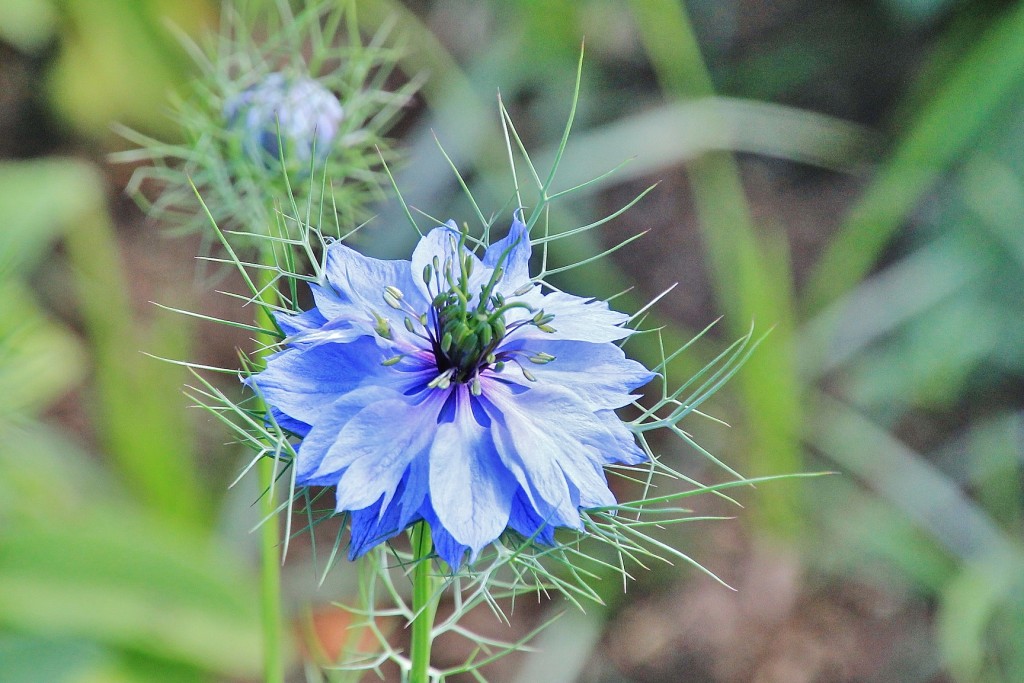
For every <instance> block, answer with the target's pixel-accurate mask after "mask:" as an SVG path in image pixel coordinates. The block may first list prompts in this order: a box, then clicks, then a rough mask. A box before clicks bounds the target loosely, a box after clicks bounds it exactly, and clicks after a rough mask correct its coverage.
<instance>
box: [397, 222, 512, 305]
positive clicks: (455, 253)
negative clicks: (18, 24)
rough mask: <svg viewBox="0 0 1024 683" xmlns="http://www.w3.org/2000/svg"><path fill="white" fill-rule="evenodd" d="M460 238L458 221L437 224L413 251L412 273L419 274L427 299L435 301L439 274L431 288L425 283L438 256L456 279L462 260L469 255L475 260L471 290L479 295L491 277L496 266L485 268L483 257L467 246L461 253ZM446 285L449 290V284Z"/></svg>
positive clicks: (418, 278) (422, 292)
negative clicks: (428, 271) (473, 252)
mask: <svg viewBox="0 0 1024 683" xmlns="http://www.w3.org/2000/svg"><path fill="white" fill-rule="evenodd" d="M460 238H461V234H460V233H459V231H458V228H457V227H456V225H455V221H448V223H446V224H445V225H442V226H439V227H436V228H434V229H433V230H431V231H430V232H428V233H427V234H426V235H424V236H423V237H422V238H421V239H420V241H419V243H418V244H417V245H416V249H414V250H413V252H412V269H411V272H412V273H414V274H415V280H416V286H417V287H418V288H419V292H420V293H421V295H422V296H423V297H424V298H425V300H426V301H428V302H429V301H431V300H432V299H433V298H434V294H436V293H437V287H438V276H439V275H440V274H439V273H434V275H433V277H432V280H431V285H430V287H429V288H428V287H427V285H426V284H425V283H424V282H423V270H424V269H425V268H426V267H427V266H432V265H433V262H434V257H435V256H436V257H437V260H438V262H439V265H440V266H441V268H442V270H443V269H444V268H445V267H446V264H447V265H448V266H450V267H451V269H452V276H453V277H454V278H456V279H457V278H458V275H459V260H458V259H459V258H464V257H465V256H467V255H468V256H469V258H470V259H471V260H472V261H473V272H472V274H471V275H470V278H469V291H470V293H473V294H475V293H477V292H479V291H480V287H481V285H483V284H484V283H485V282H486V281H487V278H489V277H490V273H491V270H493V269H488V268H484V265H483V264H482V263H481V262H480V259H478V258H477V257H476V256H475V255H473V254H472V253H470V252H469V251H468V250H467V249H463V250H462V252H461V253H459V250H458V245H459V239H460ZM442 282H443V280H442ZM445 288H446V289H447V286H445ZM431 290H433V293H431Z"/></svg>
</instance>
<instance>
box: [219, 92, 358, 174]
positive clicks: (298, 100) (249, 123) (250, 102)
mask: <svg viewBox="0 0 1024 683" xmlns="http://www.w3.org/2000/svg"><path fill="white" fill-rule="evenodd" d="M344 117H345V111H344V109H343V108H342V106H341V102H339V101H338V98H337V97H335V95H334V93H332V92H331V91H330V90H328V89H327V88H325V87H324V86H322V85H321V84H320V83H318V82H317V81H315V80H314V79H312V78H309V77H308V76H296V77H289V76H285V75H284V74H282V73H271V74H269V75H267V76H266V77H265V78H263V79H262V80H261V81H260V82H258V83H256V84H254V85H252V86H250V87H248V88H246V89H245V90H243V91H242V92H241V93H239V94H238V95H236V96H234V97H231V98H230V99H228V101H227V103H226V104H225V105H224V118H225V119H226V120H227V125H228V127H229V128H230V129H232V130H234V131H237V132H239V133H240V134H241V135H242V144H243V147H244V149H245V151H246V152H247V153H248V154H249V156H250V157H252V159H253V160H255V161H257V162H259V163H262V164H263V165H264V166H266V167H267V168H271V169H273V168H277V167H278V164H279V161H280V159H281V156H282V150H281V147H283V148H284V149H283V156H284V159H285V165H286V166H288V167H291V166H292V165H293V164H294V165H296V166H297V167H298V168H297V169H296V170H301V169H302V168H304V167H308V166H309V163H310V160H311V159H312V158H313V155H314V153H315V154H316V162H317V163H318V164H321V163H323V162H324V161H325V160H326V159H327V156H328V154H329V153H330V149H331V146H332V145H333V143H334V141H335V138H336V136H337V134H338V127H339V126H340V125H341V122H342V120H343V119H344ZM314 150H315V151H314Z"/></svg>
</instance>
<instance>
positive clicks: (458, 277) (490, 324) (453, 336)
mask: <svg viewBox="0 0 1024 683" xmlns="http://www.w3.org/2000/svg"><path fill="white" fill-rule="evenodd" d="M451 239H452V244H451V247H452V249H451V250H450V251H451V252H452V253H453V254H454V255H455V256H454V257H448V258H446V259H445V261H444V262H443V263H442V262H441V259H440V258H439V257H437V256H435V257H434V258H433V260H432V262H431V263H429V264H427V266H426V267H425V268H424V269H423V282H424V283H425V284H426V286H427V291H428V292H429V293H430V294H432V295H433V299H432V300H431V302H430V307H429V309H428V311H427V312H426V313H419V312H417V311H413V310H411V309H410V310H408V312H409V313H411V314H412V316H413V317H407V318H406V319H405V327H406V329H407V330H408V331H409V332H411V333H413V334H415V335H417V336H419V337H420V338H422V339H424V340H426V341H427V342H428V343H429V344H430V348H431V350H432V351H433V355H434V362H435V363H436V365H437V371H438V375H437V376H436V377H435V378H434V379H433V380H431V382H430V383H429V384H428V386H429V387H431V388H438V389H447V388H448V387H449V386H450V385H451V384H452V383H453V382H454V383H461V384H469V385H470V388H471V391H472V392H473V393H474V394H476V395H479V394H480V373H481V372H483V371H484V370H486V369H488V368H491V369H493V370H494V371H495V372H501V371H502V370H503V369H504V366H505V364H506V363H507V362H513V363H516V364H518V365H519V366H520V367H521V368H522V371H523V374H524V375H525V376H526V378H527V379H528V380H530V381H534V377H533V376H532V374H531V373H530V372H529V370H527V369H526V368H525V367H522V364H521V363H520V361H519V356H524V357H526V358H527V359H528V360H529V361H530V362H532V363H539V364H544V363H550V362H551V361H553V360H555V357H554V356H552V355H550V354H547V353H535V354H531V353H527V352H524V351H498V347H499V346H500V345H501V343H502V341H503V340H504V339H505V338H506V337H507V336H508V335H509V334H511V333H512V332H514V331H515V330H516V329H518V328H520V327H523V326H525V325H532V326H535V327H537V328H538V329H540V330H541V331H543V332H549V333H550V332H554V331H555V330H554V328H553V327H551V325H550V323H551V321H552V320H554V316H553V315H549V314H545V313H544V311H543V310H540V311H535V310H534V308H533V307H532V306H530V305H529V304H527V303H525V302H522V301H508V300H506V298H505V297H504V296H503V295H502V294H501V293H500V292H498V291H497V290H496V287H497V285H498V283H500V282H501V279H502V277H503V275H504V270H505V269H504V264H505V262H506V260H507V258H508V255H509V253H511V251H512V249H513V248H514V247H515V246H516V245H514V244H513V245H511V246H509V247H508V248H507V249H506V250H505V251H504V253H502V254H501V255H500V257H499V259H498V262H497V263H496V264H495V267H494V269H493V270H492V271H491V273H490V276H489V277H488V279H487V280H486V281H484V282H482V283H480V284H479V291H473V287H474V285H473V284H472V282H473V280H472V275H473V268H474V263H475V262H476V258H475V257H474V256H473V254H472V253H471V252H470V251H469V250H468V249H467V248H466V240H467V234H466V233H465V232H462V233H461V234H460V236H459V238H458V239H457V240H456V238H455V236H454V235H452V236H451ZM453 261H457V263H453ZM532 286H533V285H532V284H530V285H529V287H528V288H532ZM516 293H518V294H521V292H518V291H517V292H516ZM384 301H386V302H387V304H388V305H389V306H391V307H392V308H396V309H401V310H405V309H409V308H410V307H408V306H407V304H406V303H405V302H404V301H403V295H402V292H401V290H399V289H398V288H397V287H386V288H385V289H384ZM515 308H522V309H525V310H527V311H528V312H530V313H532V314H533V315H532V316H531V317H530V318H526V319H523V320H516V321H514V322H512V323H507V322H506V319H505V316H506V314H507V313H508V312H509V311H510V310H512V309H515ZM378 322H379V323H383V319H379V320H378ZM417 323H418V325H417ZM378 334H381V336H385V337H388V338H390V331H389V330H388V329H387V326H386V323H383V325H382V326H381V327H380V329H378ZM402 357H404V354H403V355H400V356H395V357H394V358H390V359H388V360H386V361H384V362H385V364H390V363H396V362H398V361H399V360H401V358H402Z"/></svg>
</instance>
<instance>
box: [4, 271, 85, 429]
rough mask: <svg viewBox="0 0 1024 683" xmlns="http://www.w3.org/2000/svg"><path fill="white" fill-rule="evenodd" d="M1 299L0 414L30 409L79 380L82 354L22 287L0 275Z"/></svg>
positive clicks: (73, 340) (68, 334)
mask: <svg viewBox="0 0 1024 683" xmlns="http://www.w3.org/2000/svg"><path fill="white" fill-rule="evenodd" d="M0 301H3V302H4V315H3V316H0V414H3V415H11V414H12V413H25V414H31V413H34V412H36V411H39V410H42V409H43V408H44V407H46V406H47V405H49V404H50V403H52V402H53V401H55V400H56V399H57V398H59V397H60V396H62V395H63V394H65V393H66V392H67V391H68V390H69V389H71V388H72V387H73V386H75V385H76V384H78V383H79V382H80V381H81V380H82V378H83V376H84V374H85V354H84V353H83V351H82V349H81V347H80V345H79V343H78V340H77V339H76V338H75V337H74V336H73V335H71V334H70V333H69V332H68V331H67V330H66V329H64V328H63V327H61V326H60V325H58V324H57V323H55V322H53V321H51V320H49V319H47V318H46V317H45V316H44V315H43V314H42V312H41V311H40V310H39V308H38V307H37V306H36V305H35V303H34V301H33V298H32V295H31V293H30V292H29V290H28V289H27V288H26V287H24V286H22V285H20V284H18V283H16V282H14V281H10V280H8V281H5V280H2V279H0Z"/></svg>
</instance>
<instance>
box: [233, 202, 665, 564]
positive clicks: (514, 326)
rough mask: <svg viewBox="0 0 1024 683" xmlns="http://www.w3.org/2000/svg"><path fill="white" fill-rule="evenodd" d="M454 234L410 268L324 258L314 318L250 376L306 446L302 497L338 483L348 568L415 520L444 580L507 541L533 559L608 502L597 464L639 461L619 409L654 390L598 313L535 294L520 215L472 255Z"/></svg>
mask: <svg viewBox="0 0 1024 683" xmlns="http://www.w3.org/2000/svg"><path fill="white" fill-rule="evenodd" d="M467 240H468V238H467V236H466V235H465V234H463V233H460V232H459V231H458V230H457V229H456V228H455V224H454V223H453V222H451V221H449V222H448V224H447V225H445V226H441V227H438V228H435V229H434V230H432V231H431V232H430V233H428V234H427V235H425V236H424V237H423V238H422V239H421V240H420V242H419V244H418V245H417V247H416V249H415V251H414V252H413V255H412V260H411V261H382V260H377V259H373V258H368V257H366V256H362V255H360V254H359V253H357V252H355V251H353V250H352V249H350V248H348V247H346V246H345V245H343V244H341V243H340V242H334V243H331V244H330V245H329V246H328V247H327V254H326V261H325V269H324V277H323V279H322V282H321V283H320V284H319V285H314V286H313V287H312V289H313V297H314V300H315V304H316V306H315V307H314V308H312V309H310V310H308V311H305V312H303V313H299V314H295V315H280V316H278V323H279V325H280V326H281V328H282V329H283V331H284V332H285V333H286V334H287V335H288V338H287V340H286V345H285V348H284V350H282V351H280V352H279V353H277V354H276V355H273V356H272V357H270V358H269V359H268V361H267V366H266V369H265V370H263V371H262V372H260V373H258V374H256V375H254V376H252V377H250V378H249V380H247V381H248V383H249V384H250V385H251V386H254V387H255V388H256V390H257V391H258V392H259V393H260V394H261V395H262V396H263V398H264V400H265V401H266V403H267V405H268V406H269V407H270V410H271V411H272V413H273V415H274V416H275V418H276V420H277V421H278V423H279V424H280V425H281V426H282V427H283V428H285V429H287V430H289V431H290V432H292V433H294V434H295V435H296V436H298V437H301V439H302V441H301V444H300V445H299V446H298V449H297V457H296V461H295V464H294V466H295V467H296V468H297V472H296V477H297V479H296V481H297V483H298V484H300V485H319V486H333V487H336V489H337V495H336V501H337V510H338V512H348V513H350V525H351V541H350V546H349V556H350V557H351V558H355V557H358V556H359V555H362V554H363V553H365V552H366V551H368V550H369V549H370V548H372V547H374V546H376V545H378V544H380V543H382V542H384V541H386V540H387V539H389V538H391V537H393V536H395V535H396V534H399V533H401V532H402V531H403V530H404V529H406V528H407V527H408V526H409V525H411V524H413V523H415V522H418V521H419V520H426V521H427V522H428V523H429V525H430V527H431V531H432V534H433V539H434V544H435V548H436V550H437V552H438V554H439V555H440V557H441V558H442V559H444V560H445V561H446V562H448V564H449V565H451V566H452V567H459V566H460V565H461V564H462V563H463V561H465V559H466V553H467V552H468V553H469V560H470V561H471V562H472V561H473V560H474V559H475V558H476V556H477V554H478V553H479V551H480V550H481V549H482V548H484V547H485V546H487V545H488V544H490V543H491V542H493V541H495V540H496V539H497V538H498V537H499V536H501V535H502V534H503V533H504V532H506V531H507V530H509V529H511V530H514V531H515V532H517V533H519V534H520V535H522V536H524V537H527V538H533V539H534V540H535V541H538V542H540V543H543V544H548V545H550V544H553V543H554V530H555V529H556V528H559V527H567V528H571V529H576V530H582V529H583V525H582V521H581V519H580V513H579V511H580V509H581V508H591V507H597V506H606V505H614V504H615V498H614V496H613V495H612V493H611V491H610V490H609V488H608V483H607V480H606V478H605V472H604V466H605V465H609V464H614V463H622V464H637V463H640V462H642V461H644V460H645V459H646V456H645V454H644V452H643V451H642V449H640V448H639V447H638V446H637V444H636V442H635V440H634V438H633V435H632V433H631V432H630V431H629V430H628V429H627V428H626V427H625V425H623V423H622V422H621V421H620V420H619V419H618V417H617V416H616V414H615V412H614V411H615V409H617V408H621V407H623V406H625V405H627V404H629V403H630V402H631V401H632V400H633V395H632V393H631V392H632V391H633V390H635V389H636V388H638V387H640V386H642V385H644V384H646V383H647V382H648V381H650V380H651V379H652V378H653V377H654V375H653V373H651V372H649V371H648V370H647V369H646V368H644V367H643V366H642V365H641V364H639V363H637V362H635V361H632V360H629V359H627V358H626V357H625V355H624V354H623V352H622V350H621V349H620V348H619V347H618V346H617V345H615V344H614V343H613V342H615V341H618V340H621V339H624V338H625V337H627V336H628V335H629V334H631V330H629V329H627V328H626V327H624V324H625V322H626V321H627V319H628V318H627V316H626V315H624V314H622V313H619V312H616V311H613V310H610V309H609V307H608V305H607V304H606V303H605V302H603V301H596V300H593V299H583V298H580V297H576V296H572V295H569V294H565V293H563V292H559V291H545V290H544V289H543V288H542V286H541V285H538V284H536V283H534V282H532V281H531V280H530V275H529V271H528V265H529V260H530V251H531V247H530V241H529V234H528V232H527V228H526V226H525V225H523V223H522V222H520V221H519V220H518V218H517V219H516V220H515V221H514V222H513V223H512V227H511V229H510V231H509V234H508V236H507V237H506V238H505V239H503V240H500V241H498V242H495V243H494V244H492V245H490V246H489V247H488V248H487V249H486V251H485V252H484V253H483V258H482V259H481V258H478V257H477V256H476V255H475V254H474V253H472V252H471V251H470V250H469V249H468V248H467Z"/></svg>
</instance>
